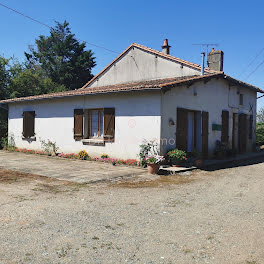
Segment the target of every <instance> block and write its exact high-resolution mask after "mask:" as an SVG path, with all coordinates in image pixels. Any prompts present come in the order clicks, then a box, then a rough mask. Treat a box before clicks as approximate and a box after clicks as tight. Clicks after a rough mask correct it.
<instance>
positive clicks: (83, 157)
mask: <svg viewBox="0 0 264 264" xmlns="http://www.w3.org/2000/svg"><path fill="white" fill-rule="evenodd" d="M78 159H81V160H87V159H90V156H89V155H88V153H87V152H86V151H85V150H81V151H80V152H79V153H78Z"/></svg>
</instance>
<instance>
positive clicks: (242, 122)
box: [238, 114, 247, 153]
mask: <svg viewBox="0 0 264 264" xmlns="http://www.w3.org/2000/svg"><path fill="white" fill-rule="evenodd" d="M238 138H239V140H238V141H239V145H238V146H239V152H240V153H243V152H246V151H247V115H246V114H240V115H239V122H238Z"/></svg>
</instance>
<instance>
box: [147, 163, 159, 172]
mask: <svg viewBox="0 0 264 264" xmlns="http://www.w3.org/2000/svg"><path fill="white" fill-rule="evenodd" d="M159 167H160V165H159V164H156V163H154V164H148V173H149V174H157V173H158V171H159Z"/></svg>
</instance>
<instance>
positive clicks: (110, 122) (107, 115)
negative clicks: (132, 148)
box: [104, 108, 115, 142]
mask: <svg viewBox="0 0 264 264" xmlns="http://www.w3.org/2000/svg"><path fill="white" fill-rule="evenodd" d="M104 140H105V141H108V142H114V140H115V108H104Z"/></svg>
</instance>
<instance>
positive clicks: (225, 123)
mask: <svg viewBox="0 0 264 264" xmlns="http://www.w3.org/2000/svg"><path fill="white" fill-rule="evenodd" d="M228 134H229V112H228V111H222V135H221V141H222V143H228V139H229V136H228Z"/></svg>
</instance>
